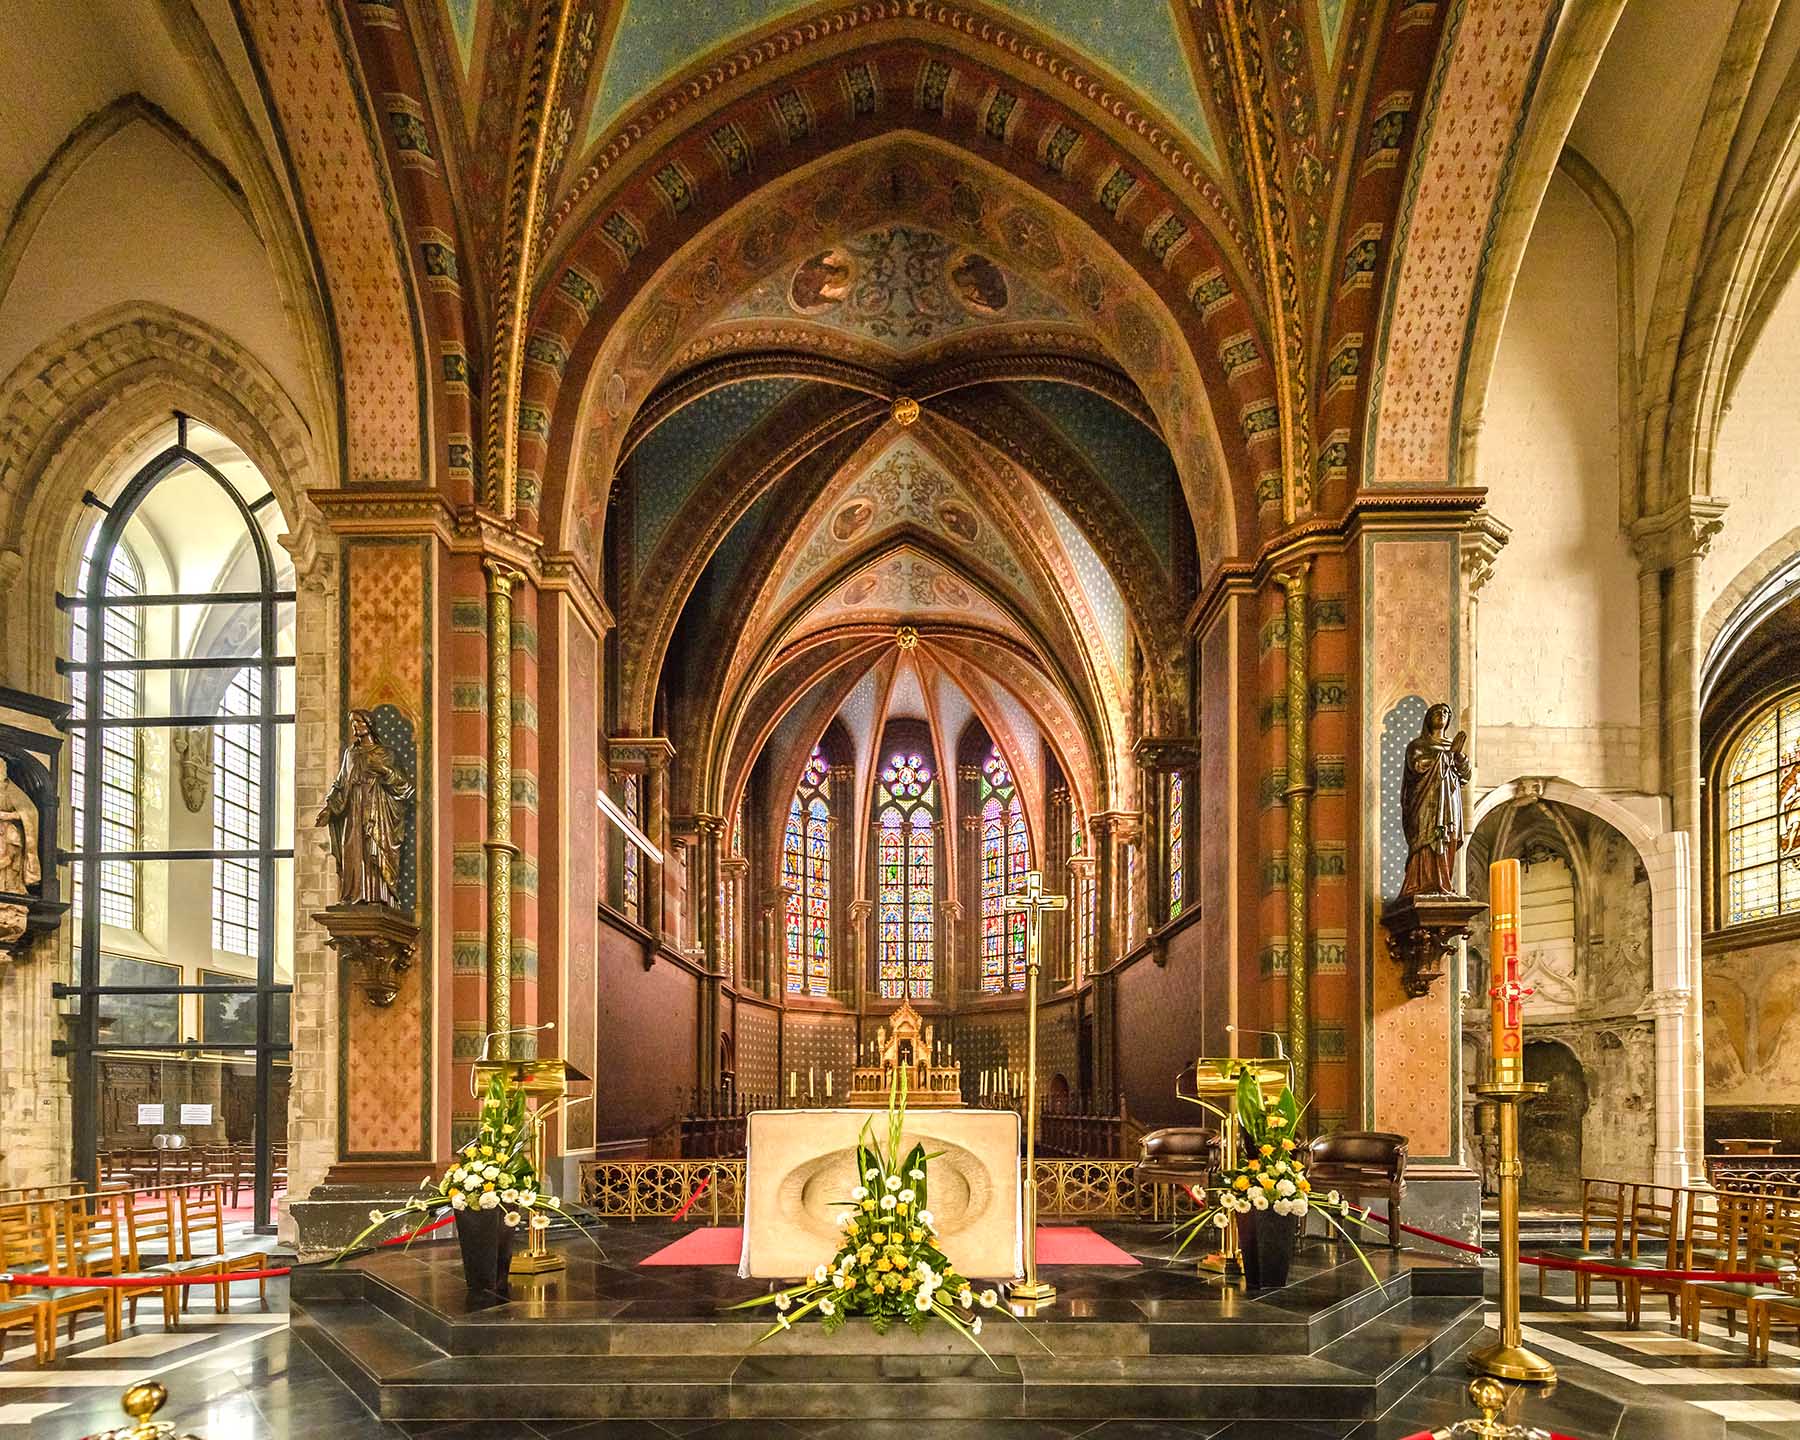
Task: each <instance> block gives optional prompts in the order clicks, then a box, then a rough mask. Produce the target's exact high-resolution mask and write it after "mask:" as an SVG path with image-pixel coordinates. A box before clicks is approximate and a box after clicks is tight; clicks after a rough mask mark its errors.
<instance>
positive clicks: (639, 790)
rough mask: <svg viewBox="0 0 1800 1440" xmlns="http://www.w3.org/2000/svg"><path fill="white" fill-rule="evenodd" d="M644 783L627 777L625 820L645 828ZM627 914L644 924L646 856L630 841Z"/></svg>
mask: <svg viewBox="0 0 1800 1440" xmlns="http://www.w3.org/2000/svg"><path fill="white" fill-rule="evenodd" d="M643 786H644V782H643V778H642V777H641V776H638V775H627V776H626V777H625V818H626V819H628V820H630V821H631V823H632V824H633V825H635V826H637V827H638V829H640V830H641V829H643V828H644V790H643ZM623 899H624V902H625V914H626V916H627V917H628V918H630V919H632V920H635V921H637V922H638V924H640V925H641V924H643V923H644V856H643V852H642V851H640V850H639V849H638V847H637V846H635V845H633V844H632V843H631V842H630V841H629V840H627V841H626V842H625V861H624V896H623Z"/></svg>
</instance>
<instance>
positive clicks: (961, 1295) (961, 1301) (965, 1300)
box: [956, 1285, 975, 1310]
mask: <svg viewBox="0 0 1800 1440" xmlns="http://www.w3.org/2000/svg"><path fill="white" fill-rule="evenodd" d="M956 1303H957V1304H958V1305H960V1306H962V1308H963V1309H965V1310H967V1309H968V1308H969V1307H970V1306H971V1305H973V1304H974V1303H975V1292H974V1291H973V1290H971V1289H970V1288H969V1287H968V1286H967V1285H965V1286H963V1288H962V1289H960V1290H958V1291H957V1292H956Z"/></svg>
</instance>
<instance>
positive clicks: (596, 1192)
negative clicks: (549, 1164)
mask: <svg viewBox="0 0 1800 1440" xmlns="http://www.w3.org/2000/svg"><path fill="white" fill-rule="evenodd" d="M1136 1171H1137V1162H1136V1161H1134V1160H1039V1161H1038V1162H1037V1188H1038V1214H1040V1215H1046V1216H1049V1215H1055V1216H1061V1217H1064V1218H1069V1219H1077V1218H1082V1219H1131V1218H1137V1217H1140V1216H1148V1215H1149V1214H1150V1211H1151V1197H1150V1187H1149V1186H1147V1185H1140V1184H1139V1183H1138V1181H1137V1177H1136ZM703 1181H704V1182H705V1188H704V1189H702V1188H701V1185H702V1182H703ZM696 1191H698V1192H699V1193H698V1195H696ZM690 1201H692V1203H691V1204H690V1203H689V1202H690ZM581 1203H582V1204H584V1205H586V1206H587V1207H588V1208H589V1209H591V1210H593V1211H594V1212H595V1213H596V1214H597V1215H599V1216H600V1217H601V1218H602V1219H606V1220H672V1219H674V1218H675V1216H676V1215H677V1214H680V1213H682V1207H683V1206H687V1207H688V1208H687V1210H686V1214H685V1217H684V1218H686V1219H688V1220H693V1221H697V1222H698V1221H706V1222H708V1223H711V1224H717V1223H718V1222H719V1221H720V1220H726V1219H731V1220H735V1219H738V1218H741V1217H742V1215H743V1213H744V1162H743V1161H742V1160H588V1161H584V1162H583V1163H582V1166H581Z"/></svg>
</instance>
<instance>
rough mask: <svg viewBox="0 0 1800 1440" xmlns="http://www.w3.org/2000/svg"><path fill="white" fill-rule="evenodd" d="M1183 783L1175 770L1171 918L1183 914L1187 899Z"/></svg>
mask: <svg viewBox="0 0 1800 1440" xmlns="http://www.w3.org/2000/svg"><path fill="white" fill-rule="evenodd" d="M1182 791H1183V785H1182V780H1181V772H1180V771H1179V770H1177V771H1175V772H1174V773H1173V774H1171V775H1170V776H1169V829H1168V839H1169V918H1170V919H1171V920H1173V919H1175V917H1176V916H1178V915H1180V914H1181V908H1182V904H1183V902H1184V901H1185V900H1186V899H1187V864H1186V861H1185V856H1184V852H1185V848H1186V847H1185V846H1184V845H1183V843H1182V842H1183V841H1184V840H1185V838H1186V820H1185V817H1184V816H1183V815H1182V813H1181V810H1182V804H1181V801H1182Z"/></svg>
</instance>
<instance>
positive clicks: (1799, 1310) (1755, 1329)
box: [1744, 1294, 1800, 1365]
mask: <svg viewBox="0 0 1800 1440" xmlns="http://www.w3.org/2000/svg"><path fill="white" fill-rule="evenodd" d="M1777 1325H1792V1326H1793V1327H1794V1343H1795V1344H1800V1295H1788V1294H1781V1295H1758V1296H1756V1297H1755V1298H1754V1299H1753V1300H1751V1302H1750V1312H1749V1318H1748V1319H1747V1320H1745V1321H1744V1328H1745V1329H1747V1330H1748V1331H1749V1332H1750V1358H1751V1359H1752V1360H1758V1361H1761V1362H1762V1363H1763V1364H1765V1365H1766V1364H1768V1362H1769V1346H1770V1343H1771V1342H1772V1341H1773V1339H1774V1334H1773V1332H1774V1329H1775V1327H1776V1326H1777Z"/></svg>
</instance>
